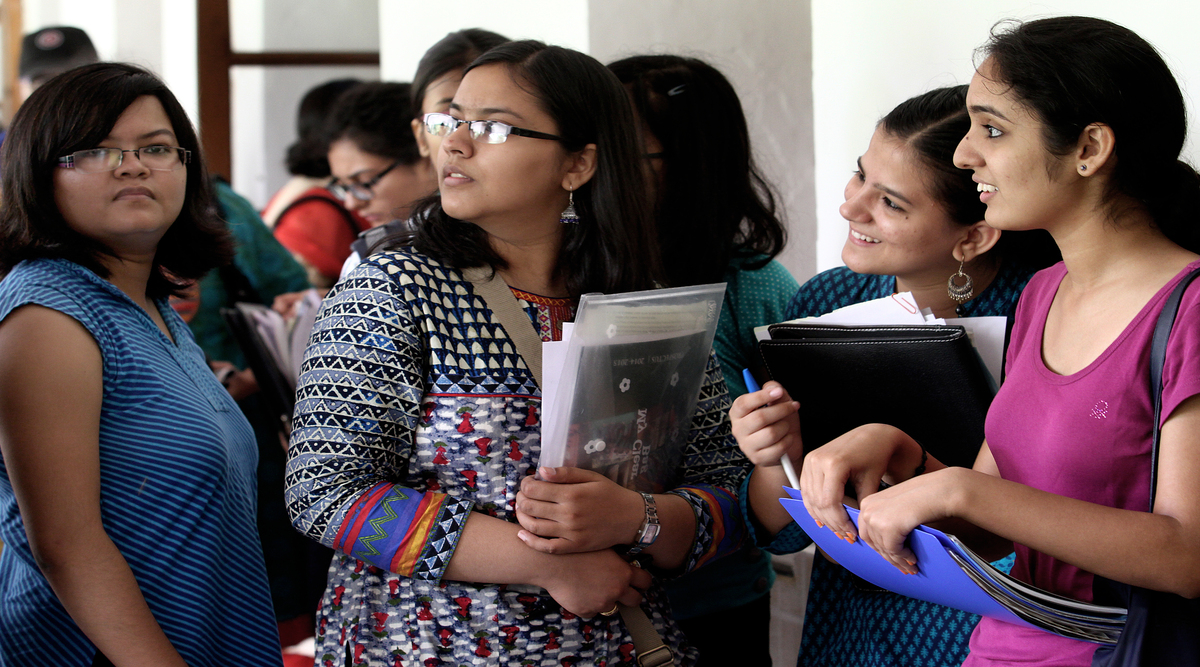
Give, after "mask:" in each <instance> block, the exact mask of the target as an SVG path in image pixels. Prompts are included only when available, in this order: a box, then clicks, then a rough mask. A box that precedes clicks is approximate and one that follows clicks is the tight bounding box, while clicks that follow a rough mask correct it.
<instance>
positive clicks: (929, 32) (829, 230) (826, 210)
mask: <svg viewBox="0 0 1200 667" xmlns="http://www.w3.org/2000/svg"><path fill="white" fill-rule="evenodd" d="M1066 14H1081V15H1087V16H1095V17H1099V18H1104V19H1108V20H1110V21H1114V22H1116V23H1120V24H1122V25H1124V26H1126V27H1128V28H1130V29H1131V30H1133V31H1134V32H1137V33H1138V34H1139V35H1141V36H1142V37H1144V38H1146V39H1147V40H1148V41H1150V42H1151V43H1152V44H1154V45H1155V46H1156V47H1157V48H1158V49H1159V50H1160V51H1161V52H1162V54H1163V56H1164V58H1165V60H1166V61H1167V63H1168V64H1169V65H1170V66H1171V67H1172V69H1173V70H1174V71H1175V75H1176V77H1177V78H1178V79H1179V81H1180V84H1181V85H1182V87H1183V89H1184V95H1185V97H1186V98H1187V99H1188V100H1189V107H1191V108H1192V109H1195V96H1194V95H1189V94H1188V93H1189V89H1190V90H1192V91H1195V90H1200V47H1198V46H1197V42H1196V32H1195V31H1196V26H1197V25H1200V3H1183V2H1171V1H1168V0H1142V1H1140V2H1129V1H1128V0H1054V1H1047V2H1019V1H1014V0H998V1H997V2H989V3H974V2H962V1H961V0H919V1H918V0H913V1H910V2H895V1H894V0H856V1H852V2H848V1H844V0H813V4H812V26H813V31H812V32H813V57H812V64H813V121H814V123H815V127H816V128H817V131H816V143H815V162H816V175H817V176H816V206H817V209H816V211H817V213H816V215H817V227H818V228H817V247H816V251H817V252H816V255H817V269H818V270H824V269H828V268H831V267H834V266H840V265H841V264H842V261H841V248H842V245H843V243H844V242H845V238H846V233H847V231H846V224H845V221H844V220H842V218H841V216H839V215H838V212H837V209H838V206H839V205H840V204H841V202H842V189H843V188H844V186H845V184H846V180H847V179H848V178H849V174H850V171H851V170H852V169H853V168H854V160H855V158H857V157H858V156H859V155H860V154H861V153H862V152H863V151H864V150H866V148H867V142H868V141H869V140H870V138H871V133H872V131H873V130H874V126H875V122H876V121H877V120H878V119H879V118H880V117H881V116H883V115H884V114H885V113H887V111H889V110H890V109H891V108H892V107H893V106H895V105H896V104H898V103H899V102H901V101H903V100H905V99H907V98H908V97H912V96H913V95H916V94H919V93H921V92H924V91H926V90H929V89H930V88H935V87H938V86H945V85H953V84H957V83H969V82H970V80H971V75H972V74H973V73H974V67H973V64H972V55H973V52H974V50H975V48H976V47H978V46H979V45H981V44H983V42H984V41H985V40H986V39H987V37H988V34H989V30H990V28H991V27H992V25H993V24H995V23H996V22H997V21H998V20H1000V19H1004V18H1021V19H1032V18H1041V17H1045V16H1054V15H1066ZM1192 118H1193V122H1195V119H1196V116H1195V115H1193V117H1192ZM1190 139H1191V140H1190V141H1189V143H1188V148H1187V149H1186V153H1187V155H1188V156H1192V157H1194V156H1195V155H1196V145H1197V144H1196V141H1197V139H1196V134H1195V133H1192V135H1191V137H1190ZM797 278H801V276H799V275H798V276H797Z"/></svg>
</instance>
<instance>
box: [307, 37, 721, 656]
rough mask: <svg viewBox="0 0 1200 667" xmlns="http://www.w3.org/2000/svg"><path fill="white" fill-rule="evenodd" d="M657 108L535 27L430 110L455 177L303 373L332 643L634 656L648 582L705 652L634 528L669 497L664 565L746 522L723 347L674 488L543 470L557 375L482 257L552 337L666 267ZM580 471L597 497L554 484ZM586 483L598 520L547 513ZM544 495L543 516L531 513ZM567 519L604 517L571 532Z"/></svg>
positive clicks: (328, 331) (322, 641) (444, 176)
mask: <svg viewBox="0 0 1200 667" xmlns="http://www.w3.org/2000/svg"><path fill="white" fill-rule="evenodd" d="M634 122H635V121H634V119H633V114H632V112H631V110H630V107H629V101H628V99H627V97H626V94H625V91H624V89H623V88H622V87H621V85H620V83H619V82H618V81H617V80H616V78H615V77H614V76H613V75H612V73H611V72H609V71H608V70H607V69H605V68H604V66H603V65H601V64H600V63H598V62H596V61H595V60H594V59H592V58H590V57H588V56H586V55H584V54H581V53H578V52H575V51H571V50H568V49H563V48H559V47H553V46H549V47H548V46H546V45H544V44H541V43H539V42H530V41H526V42H509V43H507V44H503V45H501V46H498V47H496V48H494V49H492V50H490V51H488V52H487V53H486V54H484V55H483V56H481V57H480V58H478V59H476V60H475V62H474V63H473V64H472V65H471V66H470V67H469V68H468V69H467V70H466V72H465V74H464V75H463V78H462V82H461V85H460V86H459V87H458V89H457V91H456V92H455V94H454V98H453V102H452V104H451V105H450V109H449V112H448V113H447V114H431V115H429V116H426V117H425V127H426V128H427V131H429V132H430V133H433V134H437V135H440V136H441V137H442V142H441V146H440V151H439V152H438V153H437V155H436V159H437V166H438V171H437V173H438V174H439V175H440V178H441V180H440V183H439V185H440V193H439V195H437V196H436V197H433V198H431V199H429V200H428V201H426V202H424V203H423V204H422V205H421V206H420V207H419V208H418V209H417V210H416V212H415V213H414V219H416V220H417V221H419V222H418V226H417V235H416V238H415V240H414V241H413V243H412V249H402V250H389V251H383V252H378V253H375V254H373V255H371V256H370V257H368V258H367V259H366V260H365V261H364V262H363V263H362V264H360V265H359V266H358V267H357V268H355V269H354V270H353V271H352V272H351V273H350V274H349V275H348V276H347V277H346V278H345V279H344V280H342V282H340V283H339V284H338V286H337V287H335V288H334V290H333V291H332V292H331V293H330V296H329V297H328V298H327V299H326V301H325V303H324V305H323V310H322V316H321V317H320V319H319V320H318V322H317V325H316V327H315V329H314V333H313V337H312V342H311V345H310V347H309V351H308V354H307V355H306V359H305V362H304V367H303V370H302V373H301V379H300V389H299V391H298V400H297V408H296V418H295V430H294V431H293V434H292V446H291V449H290V459H289V466H288V475H289V482H290V486H289V489H288V498H289V502H290V509H291V511H292V516H293V520H294V522H295V525H296V526H297V528H299V529H301V530H303V531H305V532H306V533H307V534H308V535H310V536H311V537H313V538H314V539H318V540H320V541H322V542H323V543H325V544H328V545H330V546H333V547H334V548H335V549H336V550H338V551H339V552H340V555H339V556H338V557H336V558H335V559H334V564H333V566H332V568H331V570H330V576H329V590H328V591H327V593H326V597H325V600H324V603H323V607H322V612H321V614H320V618H319V621H318V645H319V651H318V655H319V656H321V655H327V656H329V659H331V660H335V661H339V662H340V661H342V660H343V659H344V658H343V654H344V653H345V654H348V657H349V660H350V661H351V663H352V664H355V665H358V664H365V663H367V662H368V661H369V662H370V663H371V664H377V663H379V662H382V661H384V660H388V661H391V660H401V661H403V662H407V663H412V664H421V663H423V662H424V661H426V660H431V661H438V660H443V661H447V662H453V663H454V664H471V663H474V662H477V661H479V660H484V661H486V660H488V659H491V660H493V661H501V662H504V663H506V664H556V665H561V664H570V665H579V666H582V665H602V664H607V665H610V666H615V665H633V664H636V659H637V658H636V656H635V654H636V649H635V645H634V640H633V638H632V635H631V634H630V632H629V629H628V628H626V627H625V625H624V623H623V622H622V620H621V617H619V616H615V615H614V614H616V612H617V603H618V602H621V603H624V604H627V605H633V606H637V605H639V603H642V602H643V598H644V600H645V602H644V604H641V609H642V610H643V613H644V614H645V615H646V616H648V617H649V619H650V621H651V623H652V624H653V626H654V627H655V628H656V630H657V632H659V633H660V634H661V636H662V637H663V639H664V640H665V641H666V643H667V646H669V647H670V648H671V649H672V650H673V651H674V652H675V656H676V659H677V660H678V664H681V665H690V664H692V663H693V661H694V652H692V651H689V649H688V647H687V644H686V640H685V639H684V638H683V637H682V636H681V634H680V633H679V632H678V630H677V628H676V627H675V625H674V624H673V622H672V621H671V620H670V610H669V608H668V606H667V604H666V600H665V599H664V597H663V596H662V594H661V590H660V589H659V588H658V587H656V586H653V585H652V582H651V577H650V573H649V572H648V571H647V570H642V569H639V568H636V567H634V566H632V565H631V564H630V563H629V562H627V561H626V560H625V559H624V558H622V557H621V556H620V555H618V553H617V552H616V551H615V550H614V549H613V548H612V547H617V546H622V547H624V546H632V544H633V542H634V541H635V539H636V537H637V535H638V534H639V532H645V531H643V530H642V528H643V524H644V522H645V521H647V519H646V517H647V509H646V508H647V506H648V505H649V503H654V505H655V506H656V507H657V516H658V520H659V522H660V524H661V533H660V534H659V536H658V538H657V540H655V541H654V542H653V544H650V545H648V546H646V548H645V552H644V553H646V554H649V555H651V556H652V557H653V559H654V565H655V568H656V569H658V568H661V569H662V570H665V571H668V572H673V571H686V570H688V569H691V568H693V567H696V566H697V565H699V564H701V563H703V562H705V561H707V560H710V559H712V558H715V557H717V556H719V555H721V554H722V553H723V552H724V551H726V550H728V549H730V548H731V546H730V545H731V544H733V545H736V544H737V542H738V539H737V538H738V536H739V532H738V530H737V528H736V526H735V524H734V523H733V519H734V517H733V516H732V512H733V508H734V504H733V503H732V502H731V501H732V500H733V493H734V491H733V489H735V488H736V485H737V484H738V483H740V481H741V476H742V474H744V473H743V463H744V462H743V460H742V458H741V456H740V454H739V453H738V452H737V450H736V446H735V445H734V443H733V441H732V438H731V437H730V436H729V434H728V427H727V422H725V420H724V419H722V417H721V414H720V410H721V406H722V405H727V404H728V401H727V400H725V392H724V391H723V388H722V386H721V384H720V382H719V375H718V374H717V371H716V366H715V364H714V363H710V365H709V373H708V374H707V375H706V380H705V384H704V385H703V388H702V390H701V392H702V394H701V400H700V402H699V404H698V406H697V413H696V415H695V417H694V420H693V427H692V435H691V437H690V438H689V446H688V450H687V451H686V452H685V465H684V466H683V467H682V468H681V469H680V470H678V471H676V473H677V478H676V480H675V481H676V485H674V486H673V487H669V488H674V490H673V491H671V492H668V493H665V494H658V495H656V496H652V497H651V499H650V500H649V501H647V500H646V499H645V498H644V497H643V496H642V495H640V494H638V493H636V492H633V491H630V490H627V489H623V488H621V487H617V486H616V485H615V484H614V483H613V482H611V481H609V480H608V479H607V478H605V477H602V476H600V475H596V474H591V473H586V472H585V471H580V470H577V469H574V468H558V469H553V470H551V469H547V468H543V469H542V470H541V473H542V475H543V476H544V477H546V478H548V479H553V480H554V481H556V482H560V483H553V482H550V481H546V482H541V486H540V487H537V488H531V486H530V482H532V481H534V480H532V478H531V477H529V474H530V473H531V472H532V471H533V466H534V464H535V462H536V460H537V456H538V453H539V452H540V446H541V419H540V416H539V415H540V408H541V398H540V393H539V391H538V389H537V383H536V382H535V381H534V379H533V376H532V373H531V372H530V371H529V370H528V367H527V366H526V364H525V363H524V361H523V360H522V359H521V357H520V356H519V355H518V354H516V353H514V351H513V347H512V345H513V343H512V340H511V339H512V335H511V334H512V333H516V332H509V331H506V327H505V326H502V325H501V324H500V323H499V322H498V321H497V319H496V316H495V315H494V314H493V311H492V310H491V308H489V307H488V305H485V303H484V302H483V301H481V299H480V298H479V296H478V294H477V293H476V291H475V289H476V288H475V285H474V284H473V283H472V282H470V281H468V280H467V279H466V278H465V277H464V275H463V272H464V270H466V269H471V268H474V267H482V270H483V273H484V275H485V276H491V275H492V274H494V275H495V276H496V277H497V278H499V279H501V280H502V281H503V283H504V285H507V287H503V286H502V288H503V289H507V290H510V291H511V292H512V294H513V296H514V297H515V298H516V299H517V306H518V307H519V308H522V309H523V310H524V313H525V315H527V316H528V317H529V322H528V323H527V325H528V326H530V327H531V328H532V329H533V331H534V332H536V335H537V336H538V337H539V338H540V339H541V340H543V341H545V340H557V339H560V338H561V331H562V329H561V327H562V324H563V322H565V321H568V320H570V319H571V318H572V317H573V309H574V304H575V302H576V300H577V299H578V298H579V296H580V295H582V294H583V293H586V292H608V293H614V292H625V291H633V290H640V289H649V288H651V287H652V286H653V285H654V284H655V282H656V281H657V280H658V279H659V271H658V258H657V254H656V251H655V244H654V237H653V231H652V226H651V220H650V215H649V210H648V209H647V207H646V205H645V204H646V196H645V194H646V193H645V181H644V179H642V178H641V169H640V158H639V154H640V148H639V147H638V145H637V142H636V139H635V136H634V133H633V132H631V131H630V128H632V127H634ZM568 212H570V215H568ZM572 218H574V220H575V221H574V222H572ZM519 316H520V315H518V317H519ZM510 324H511V323H510ZM516 326H520V324H517V325H516ZM564 489H565V490H566V491H568V492H571V493H577V494H579V495H580V496H581V497H582V498H583V500H582V501H581V502H583V503H584V505H585V507H586V508H587V510H588V511H583V510H582V509H581V508H580V507H578V506H574V505H572V504H571V503H570V502H567V501H566V500H563V499H560V500H562V502H561V503H557V502H554V501H552V500H547V498H549V497H551V496H553V495H554V493H555V492H556V491H561V490H564ZM518 490H520V492H521V493H520V494H519V493H518ZM589 499H590V500H592V501H594V502H588V500H589ZM518 506H519V507H520V509H519V508H518ZM551 506H553V507H551ZM565 506H569V507H572V508H573V510H574V512H573V515H574V516H579V517H581V520H582V521H583V522H585V523H586V525H580V524H578V523H573V522H571V521H567V520H563V521H549V520H547V513H546V512H545V511H544V510H547V509H548V508H549V509H555V508H562V507H565ZM597 507H603V508H605V511H603V512H598V511H595V508H597ZM522 510H524V511H525V513H526V517H527V518H530V519H532V520H533V522H534V523H535V524H537V525H538V526H537V528H536V529H527V530H523V529H522V526H520V525H517V523H516V521H515V519H516V518H517V517H518V515H519V514H521V512H522ZM530 515H532V516H530ZM524 521H525V518H524V517H523V518H522V522H523V523H524ZM550 524H553V525H550ZM542 528H545V530H542ZM560 528H561V529H565V530H568V531H571V532H572V534H573V535H574V536H575V537H578V538H581V539H580V540H573V541H572V544H573V546H572V547H570V548H568V547H562V546H559V545H560V544H562V543H565V542H566V540H561V539H555V538H560V537H562V533H561V532H560V531H559V530H558V529H560ZM535 533H540V534H541V535H540V536H539V535H537V534H535ZM550 542H553V543H554V544H553V545H552V546H550V547H549V548H548V549H547V543H550ZM534 547H538V548H540V549H542V550H539V549H535V548H534ZM547 550H548V551H556V552H557V553H546V551H547ZM497 654H498V655H497ZM501 656H502V657H501Z"/></svg>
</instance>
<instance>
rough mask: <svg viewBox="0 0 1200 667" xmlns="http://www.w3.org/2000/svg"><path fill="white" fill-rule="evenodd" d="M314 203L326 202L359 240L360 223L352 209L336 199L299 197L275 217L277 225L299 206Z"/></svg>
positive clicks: (321, 196) (309, 196)
mask: <svg viewBox="0 0 1200 667" xmlns="http://www.w3.org/2000/svg"><path fill="white" fill-rule="evenodd" d="M314 201H320V202H325V203H326V204H328V205H329V206H330V207H331V208H333V209H334V210H336V211H337V212H338V213H340V214H341V216H342V221H343V222H345V223H346V226H347V227H349V228H350V233H351V234H353V235H354V237H355V238H358V234H359V232H361V231H362V230H361V229H359V226H358V222H357V221H356V220H355V219H354V214H353V213H351V212H350V209H348V208H346V207H345V206H342V204H341V202H338V201H337V200H336V199H330V198H329V197H326V196H324V195H304V196H303V197H298V198H297V199H296V200H295V201H293V202H292V203H290V204H288V205H287V206H286V207H285V208H284V209H283V210H282V211H280V212H279V215H277V216H275V224H276V225H278V224H279V221H280V220H283V216H284V215H286V214H287V213H288V212H289V211H291V210H292V209H294V208H296V207H297V206H300V205H301V204H307V203H309V202H314Z"/></svg>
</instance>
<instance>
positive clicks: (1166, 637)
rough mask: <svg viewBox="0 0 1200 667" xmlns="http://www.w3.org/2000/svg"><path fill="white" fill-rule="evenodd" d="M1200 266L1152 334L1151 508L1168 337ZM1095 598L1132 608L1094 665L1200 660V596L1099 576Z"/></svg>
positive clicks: (1130, 666)
mask: <svg viewBox="0 0 1200 667" xmlns="http://www.w3.org/2000/svg"><path fill="white" fill-rule="evenodd" d="M1198 275H1200V269H1196V270H1194V271H1192V272H1191V273H1189V274H1188V275H1187V276H1185V277H1184V278H1183V280H1181V281H1180V282H1179V285H1178V286H1176V287H1175V291H1173V292H1172V293H1171V296H1170V297H1168V299H1167V302H1166V303H1165V304H1164V305H1163V309H1162V313H1161V314H1159V316H1158V322H1156V323H1155V325H1154V335H1153V336H1152V337H1151V339H1150V394H1151V398H1152V400H1153V401H1154V437H1153V447H1152V449H1151V459H1150V460H1151V464H1150V511H1154V495H1155V490H1156V487H1157V486H1158V449H1159V435H1160V430H1161V429H1160V428H1159V427H1158V424H1159V420H1160V418H1161V415H1162V389H1163V387H1162V370H1163V364H1164V363H1165V361H1166V356H1167V338H1168V337H1169V336H1170V335H1171V327H1172V326H1173V325H1174V323H1175V315H1176V313H1177V312H1178V311H1179V302H1180V300H1181V299H1183V293H1184V291H1185V290H1186V289H1187V287H1188V285H1190V284H1191V282H1192V281H1193V280H1195V278H1196V277H1197V276H1198ZM1093 589H1094V590H1093V593H1094V595H1093V598H1094V599H1096V600H1097V601H1099V600H1100V599H1101V596H1103V597H1104V598H1107V599H1105V602H1106V603H1108V602H1109V601H1110V600H1111V603H1114V604H1119V605H1121V606H1124V607H1126V608H1127V609H1128V610H1129V613H1128V617H1127V618H1126V621H1125V629H1124V630H1123V631H1122V632H1121V636H1120V638H1119V639H1118V640H1117V643H1116V645H1115V646H1102V647H1100V648H1098V649H1096V653H1095V654H1094V655H1093V656H1092V667H1141V666H1146V667H1150V666H1151V665H1153V666H1154V667H1173V666H1178V667H1185V666H1186V667H1194V666H1195V665H1200V599H1196V600H1189V599H1187V598H1184V597H1183V596H1180V595H1176V594H1174V593H1166V592H1163V591H1153V590H1150V589H1147V588H1142V587H1141V586H1131V585H1129V584H1123V583H1120V582H1116V581H1112V580H1110V579H1105V578H1103V577H1096V581H1095V583H1094V584H1093Z"/></svg>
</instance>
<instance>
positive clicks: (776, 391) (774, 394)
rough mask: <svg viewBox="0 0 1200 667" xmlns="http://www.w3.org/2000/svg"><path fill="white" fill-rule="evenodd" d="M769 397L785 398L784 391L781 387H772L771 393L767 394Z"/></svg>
mask: <svg viewBox="0 0 1200 667" xmlns="http://www.w3.org/2000/svg"><path fill="white" fill-rule="evenodd" d="M767 396H770V397H771V398H779V397H780V396H783V389H781V388H779V387H772V388H771V391H768V392H767Z"/></svg>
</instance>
